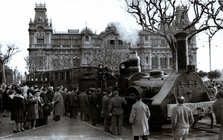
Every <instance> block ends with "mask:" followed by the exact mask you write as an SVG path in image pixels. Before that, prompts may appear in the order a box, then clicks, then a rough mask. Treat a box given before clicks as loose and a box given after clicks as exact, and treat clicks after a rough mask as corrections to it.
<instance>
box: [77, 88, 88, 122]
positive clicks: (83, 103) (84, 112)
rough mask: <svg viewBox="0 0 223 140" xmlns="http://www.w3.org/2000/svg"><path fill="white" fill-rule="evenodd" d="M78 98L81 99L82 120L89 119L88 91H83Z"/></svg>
mask: <svg viewBox="0 0 223 140" xmlns="http://www.w3.org/2000/svg"><path fill="white" fill-rule="evenodd" d="M78 100H79V106H80V119H81V120H82V121H88V120H89V117H88V115H87V114H88V111H89V109H88V106H89V101H88V95H87V92H86V91H82V92H81V93H80V94H79V95H78Z"/></svg>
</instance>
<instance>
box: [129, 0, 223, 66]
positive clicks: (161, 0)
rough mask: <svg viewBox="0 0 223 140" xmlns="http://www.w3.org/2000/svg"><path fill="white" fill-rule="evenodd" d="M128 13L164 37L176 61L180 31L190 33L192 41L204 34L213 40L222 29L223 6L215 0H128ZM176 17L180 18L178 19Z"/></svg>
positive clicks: (147, 28) (140, 23) (141, 24)
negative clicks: (177, 35) (177, 39)
mask: <svg viewBox="0 0 223 140" xmlns="http://www.w3.org/2000/svg"><path fill="white" fill-rule="evenodd" d="M125 3H126V8H127V9H126V10H127V12H128V13H130V14H131V15H132V16H134V17H135V19H136V22H137V23H138V24H139V25H140V26H141V27H142V28H143V29H145V30H148V31H152V32H153V33H155V34H157V35H159V36H161V37H163V38H165V39H166V41H167V42H168V45H169V47H170V49H171V51H172V55H173V61H174V63H175V60H176V40H175V38H174V35H175V34H176V33H178V32H187V33H188V34H189V37H188V39H189V40H190V39H191V38H192V37H193V36H195V35H196V34H198V33H201V32H203V31H205V32H208V34H209V35H210V37H211V38H212V37H213V36H214V35H215V34H216V33H217V32H218V31H220V30H221V29H223V24H222V23H223V16H222V15H223V12H222V8H223V6H222V3H221V2H220V0H219V3H218V2H217V1H216V0H185V1H182V0H181V1H179V0H125ZM185 13H190V18H192V19H190V22H185V20H187V19H186V18H185V16H184V15H185ZM177 17H179V18H178V19H177Z"/></svg>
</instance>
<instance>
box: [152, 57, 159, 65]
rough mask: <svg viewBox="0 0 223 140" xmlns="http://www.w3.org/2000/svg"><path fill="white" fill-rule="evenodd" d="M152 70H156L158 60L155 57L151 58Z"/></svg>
mask: <svg viewBox="0 0 223 140" xmlns="http://www.w3.org/2000/svg"><path fill="white" fill-rule="evenodd" d="M152 68H158V59H157V56H156V55H153V56H152Z"/></svg>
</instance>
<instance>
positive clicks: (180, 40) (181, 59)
mask: <svg viewBox="0 0 223 140" xmlns="http://www.w3.org/2000/svg"><path fill="white" fill-rule="evenodd" d="M174 37H175V38H176V40H177V68H178V72H183V71H186V70H187V63H188V54H187V53H188V50H187V49H188V46H187V37H188V33H186V32H179V33H177V34H175V35H174Z"/></svg>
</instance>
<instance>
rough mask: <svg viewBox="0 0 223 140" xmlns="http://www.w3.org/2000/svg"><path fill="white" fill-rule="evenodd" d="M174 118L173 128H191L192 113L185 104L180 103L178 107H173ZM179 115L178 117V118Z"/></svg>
mask: <svg viewBox="0 0 223 140" xmlns="http://www.w3.org/2000/svg"><path fill="white" fill-rule="evenodd" d="M173 114H175V115H174V116H173V120H175V119H177V121H175V123H174V126H173V128H175V129H181V128H189V127H190V126H191V125H192V124H193V120H192V117H191V116H192V115H193V114H192V113H191V110H190V109H189V108H188V107H186V106H184V105H183V104H179V105H177V106H176V108H174V109H173ZM176 117H177V118H176Z"/></svg>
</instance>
